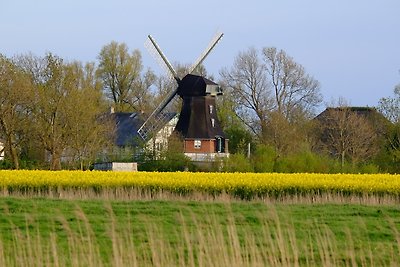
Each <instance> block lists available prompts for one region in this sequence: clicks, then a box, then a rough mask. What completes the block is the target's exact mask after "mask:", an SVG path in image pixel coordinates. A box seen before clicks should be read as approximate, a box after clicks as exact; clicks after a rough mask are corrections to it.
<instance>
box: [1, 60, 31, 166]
mask: <svg viewBox="0 0 400 267" xmlns="http://www.w3.org/2000/svg"><path fill="white" fill-rule="evenodd" d="M31 90H32V84H31V83H30V79H29V76H28V75H27V74H26V73H25V72H24V71H23V70H22V69H21V68H19V67H18V66H16V65H15V64H14V63H13V62H12V60H10V59H7V58H6V57H4V56H3V55H1V54H0V134H1V136H2V137H3V139H4V140H5V151H6V153H5V154H6V156H7V157H8V158H10V160H11V162H12V164H13V167H14V168H15V169H19V167H20V163H19V158H20V151H21V144H22V143H23V142H24V141H25V138H26V133H27V130H28V127H27V115H28V106H29V104H30V101H31V99H30V96H31V94H30V91H31Z"/></svg>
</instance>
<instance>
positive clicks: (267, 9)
mask: <svg viewBox="0 0 400 267" xmlns="http://www.w3.org/2000/svg"><path fill="white" fill-rule="evenodd" d="M218 30H219V31H222V32H224V33H225V36H224V38H223V40H222V41H221V42H220V44H219V45H218V46H217V47H216V49H215V50H214V51H213V53H212V54H210V56H209V57H208V58H207V60H206V61H205V63H204V64H205V66H206V68H207V70H208V72H209V73H212V74H213V75H214V76H216V77H218V76H219V75H218V72H219V71H220V70H221V68H223V67H230V66H231V65H232V62H233V60H234V58H235V56H236V55H237V54H238V53H239V52H240V51H244V50H247V49H248V48H249V47H251V46H252V47H255V48H257V49H261V48H263V47H269V46H275V47H277V48H279V49H283V50H285V51H286V52H287V53H288V54H289V55H290V56H292V57H293V58H294V59H295V60H296V61H297V62H298V63H300V64H302V65H303V66H304V67H305V69H306V71H307V72H308V73H309V74H311V75H313V76H314V78H316V79H317V80H319V81H320V83H321V92H322V94H323V96H324V100H325V102H330V101H331V100H332V99H337V98H338V97H340V96H342V97H344V98H346V99H347V100H348V101H350V103H351V104H352V105H354V106H366V105H368V106H374V105H376V104H377V103H378V100H379V99H380V98H381V97H385V96H391V95H393V93H392V92H393V88H394V86H395V85H396V84H398V83H400V73H399V70H400V1H399V0H380V1H378V0H371V1H368V0H363V1H362V0H336V1H334V0H326V1H318V0H304V1H303V0H297V1H294V0H292V1H289V0H281V1H270V0H267V1H255V0H247V1H236V0H231V1H226V0H221V1H217V0H214V1H213V0H202V1H182V0H172V1H160V0H159V1H156V0H146V1H125V0H116V1H106V0H96V1H94V0H86V1H85V0H70V1H67V0H59V1H55V0H35V1H29V0H26V1H23V0H0V53H2V54H5V55H6V56H9V57H11V56H13V55H16V54H20V53H27V52H33V53H34V54H36V55H43V54H44V53H45V52H46V51H50V52H52V53H55V54H57V55H59V56H61V57H62V58H65V59H67V60H75V59H76V60H80V61H83V62H86V61H96V57H97V55H98V53H99V51H100V49H101V47H102V46H104V45H106V44H108V43H109V42H111V41H112V40H115V41H118V42H125V43H126V44H127V45H128V47H129V48H130V49H139V50H141V51H142V55H143V64H144V65H145V66H146V67H150V68H151V69H153V70H154V71H155V72H156V73H161V72H162V70H161V69H160V68H159V67H158V66H157V65H156V63H155V62H154V59H153V58H152V57H151V56H150V55H149V54H148V52H147V51H146V49H145V48H144V46H143V44H144V42H145V40H146V36H147V35H148V34H152V35H153V36H154V37H155V39H156V40H157V41H158V43H159V45H160V47H161V48H162V49H163V51H164V52H165V54H166V55H167V57H168V58H169V59H170V61H172V62H181V63H191V62H193V61H194V60H195V59H196V58H197V56H198V55H199V54H200V53H201V52H202V50H203V49H204V48H205V47H206V46H207V44H208V43H209V41H210V39H211V37H212V36H213V35H214V33H215V32H216V31H218ZM321 108H323V106H322V107H321Z"/></svg>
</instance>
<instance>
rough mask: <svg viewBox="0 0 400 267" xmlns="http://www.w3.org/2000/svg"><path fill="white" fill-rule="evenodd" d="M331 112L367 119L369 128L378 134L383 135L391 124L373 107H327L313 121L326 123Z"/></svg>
mask: <svg viewBox="0 0 400 267" xmlns="http://www.w3.org/2000/svg"><path fill="white" fill-rule="evenodd" d="M332 111H350V112H351V113H353V114H357V115H358V116H362V117H364V118H365V119H367V120H368V121H369V122H370V123H371V126H372V127H373V128H374V129H375V130H376V131H377V133H378V134H384V133H385V132H386V130H387V127H388V125H390V124H391V122H390V121H389V120H388V119H386V118H385V116H383V115H382V114H381V113H380V112H378V111H377V110H376V108H373V107H335V108H333V107H328V108H326V109H325V110H324V111H323V112H321V113H320V114H318V115H317V116H316V117H315V118H314V119H315V120H317V121H319V122H322V123H328V118H329V116H330V115H329V113H330V112H332Z"/></svg>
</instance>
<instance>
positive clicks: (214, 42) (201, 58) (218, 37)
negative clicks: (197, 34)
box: [189, 33, 224, 74]
mask: <svg viewBox="0 0 400 267" xmlns="http://www.w3.org/2000/svg"><path fill="white" fill-rule="evenodd" d="M223 36H224V34H223V33H217V34H216V35H215V36H214V38H213V39H212V40H211V42H210V44H209V45H208V46H207V48H206V50H204V52H203V53H202V54H201V55H200V56H199V58H198V59H197V60H196V61H195V62H194V63H193V65H192V66H191V67H190V69H189V74H192V73H193V72H194V71H195V70H196V68H197V67H198V66H199V65H200V64H201V63H202V62H203V61H204V59H205V58H206V57H207V56H208V54H210V52H211V50H213V48H214V47H215V46H216V45H217V44H218V42H219V41H220V40H221V39H222V37H223Z"/></svg>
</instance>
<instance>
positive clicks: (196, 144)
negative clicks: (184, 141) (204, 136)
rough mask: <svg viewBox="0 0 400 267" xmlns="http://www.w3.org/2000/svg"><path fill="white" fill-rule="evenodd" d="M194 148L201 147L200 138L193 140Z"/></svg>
mask: <svg viewBox="0 0 400 267" xmlns="http://www.w3.org/2000/svg"><path fill="white" fill-rule="evenodd" d="M194 148H196V149H200V148H201V140H194Z"/></svg>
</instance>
